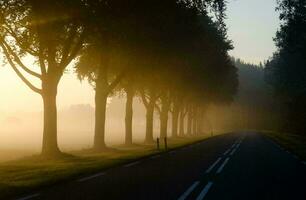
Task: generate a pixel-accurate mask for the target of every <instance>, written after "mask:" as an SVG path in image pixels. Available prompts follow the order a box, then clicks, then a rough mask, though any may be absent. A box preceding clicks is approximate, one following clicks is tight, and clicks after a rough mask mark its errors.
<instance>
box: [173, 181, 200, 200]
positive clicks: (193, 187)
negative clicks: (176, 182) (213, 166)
mask: <svg viewBox="0 0 306 200" xmlns="http://www.w3.org/2000/svg"><path fill="white" fill-rule="evenodd" d="M199 184H200V182H199V181H196V182H194V184H192V185H191V186H190V187H189V188H188V189H187V190H186V191H185V192H184V194H182V196H180V197H179V198H178V200H185V199H186V198H187V197H188V196H189V195H190V194H191V192H192V191H193V190H194V189H195V188H196V187H197V186H198V185H199Z"/></svg>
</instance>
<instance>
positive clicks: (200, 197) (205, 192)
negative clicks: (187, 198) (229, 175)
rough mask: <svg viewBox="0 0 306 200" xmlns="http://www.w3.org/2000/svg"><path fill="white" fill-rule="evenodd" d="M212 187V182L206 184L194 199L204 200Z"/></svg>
mask: <svg viewBox="0 0 306 200" xmlns="http://www.w3.org/2000/svg"><path fill="white" fill-rule="evenodd" d="M212 185H213V182H208V183H207V185H206V186H205V187H204V188H203V190H202V191H201V193H200V194H199V196H198V197H197V198H196V200H202V199H204V198H205V196H206V195H207V193H208V191H209V189H210V188H211V186H212Z"/></svg>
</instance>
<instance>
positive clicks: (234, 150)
mask: <svg viewBox="0 0 306 200" xmlns="http://www.w3.org/2000/svg"><path fill="white" fill-rule="evenodd" d="M236 151H237V148H235V149H233V151H232V152H231V153H230V155H231V156H232V155H234V153H235V152H236Z"/></svg>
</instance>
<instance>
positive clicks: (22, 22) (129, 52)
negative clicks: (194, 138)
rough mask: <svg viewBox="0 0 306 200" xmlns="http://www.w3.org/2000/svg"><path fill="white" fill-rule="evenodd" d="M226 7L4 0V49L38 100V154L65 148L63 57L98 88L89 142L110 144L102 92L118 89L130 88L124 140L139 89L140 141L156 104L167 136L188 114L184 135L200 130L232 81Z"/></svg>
mask: <svg viewBox="0 0 306 200" xmlns="http://www.w3.org/2000/svg"><path fill="white" fill-rule="evenodd" d="M225 8H226V5H225V2H224V1H223V0H200V1H199V0H180V1H178V0H167V1H164V0H147V1H141V0H129V1H125V0H90V1H87V0H45V1H40V0H8V1H0V9H1V10H0V48H1V51H2V53H3V54H4V55H5V58H6V61H7V63H8V64H9V66H10V67H11V68H12V69H13V70H14V71H15V72H16V74H17V76H18V77H19V78H20V79H21V80H22V81H23V82H24V83H25V84H26V85H27V86H28V87H29V88H30V89H32V90H33V91H34V92H36V93H38V94H40V95H41V96H42V99H43V102H44V130H43V146H42V154H43V155H44V156H57V155H60V154H61V152H60V150H59V148H58V144H57V108H56V96H57V90H58V85H59V82H60V80H61V78H62V75H63V73H64V72H65V70H66V68H67V67H68V66H69V65H73V66H74V67H75V72H76V74H77V76H78V77H79V78H80V79H82V80H83V79H86V80H88V81H89V83H90V84H91V85H92V86H93V89H94V91H95V109H96V112H95V136H94V145H93V148H94V149H95V150H97V151H102V150H104V149H105V148H106V144H105V120H106V105H107V98H109V97H110V96H111V95H114V94H117V93H124V94H125V96H126V117H125V127H126V130H125V131H126V144H128V145H129V144H132V141H133V140H132V122H133V99H134V98H135V97H136V96H138V97H140V98H141V99H142V102H143V104H144V105H145V108H146V130H145V132H146V133H145V134H146V137H145V142H146V143H152V142H153V141H154V140H153V115H154V112H155V111H157V112H158V113H159V116H160V137H162V138H163V137H167V135H168V133H167V130H168V119H169V117H170V113H171V116H172V136H173V137H176V136H179V135H181V136H183V135H185V134H186V133H185V131H184V130H185V127H184V121H185V120H187V134H197V133H201V132H202V127H203V126H202V125H203V123H202V121H203V117H204V113H205V108H206V106H207V105H208V104H210V103H228V102H231V100H232V98H233V95H234V94H235V92H236V88H237V85H238V80H237V72H236V68H235V67H234V65H233V64H232V62H231V59H230V58H229V56H228V51H229V50H230V49H232V45H231V42H230V41H229V40H228V39H227V34H226V27H225V24H224V18H225V13H224V12H225ZM29 57H31V58H32V59H35V64H34V65H33V66H26V64H25V62H24V58H29ZM29 77H31V78H29ZM33 78H36V79H38V80H39V82H40V84H41V85H40V86H39V87H38V86H37V85H35V84H34V83H36V82H31V81H30V80H32V79H33ZM67 92H69V91H67Z"/></svg>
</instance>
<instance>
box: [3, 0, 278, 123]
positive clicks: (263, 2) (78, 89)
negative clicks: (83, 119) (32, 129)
mask: <svg viewBox="0 0 306 200" xmlns="http://www.w3.org/2000/svg"><path fill="white" fill-rule="evenodd" d="M275 1H276V0H228V3H229V5H228V19H227V21H226V22H227V25H228V31H229V38H230V39H231V40H233V44H234V47H235V49H234V50H233V51H231V52H230V54H231V55H233V56H235V57H237V58H241V59H243V60H245V61H247V62H251V63H259V62H261V61H264V60H266V59H268V58H269V57H270V56H271V55H272V53H273V52H274V51H275V46H274V43H273V40H272V38H273V37H274V35H275V32H276V30H277V28H278V26H279V22H278V14H277V13H276V12H275V7H276V3H275ZM1 59H3V57H2V56H0V64H2V60H1ZM31 64H32V63H28V65H31ZM0 91H1V96H0V113H5V112H17V111H41V110H42V100H41V97H40V96H39V95H38V94H36V93H34V92H32V91H31V90H30V89H28V88H27V87H26V86H25V85H24V83H22V82H21V81H20V80H19V79H18V78H17V76H16V75H15V74H14V72H13V70H12V69H11V68H10V67H9V66H4V67H2V66H1V67H0ZM72 104H91V105H94V91H93V90H92V88H91V86H90V85H89V84H88V83H87V82H86V81H84V82H83V83H81V82H80V81H79V80H78V79H77V78H76V77H75V75H73V70H72V69H70V70H69V71H68V72H67V73H66V74H65V75H64V77H63V78H62V80H61V82H60V85H59V92H58V107H59V109H64V108H67V107H69V106H70V105H72ZM0 118H1V115H0Z"/></svg>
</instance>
